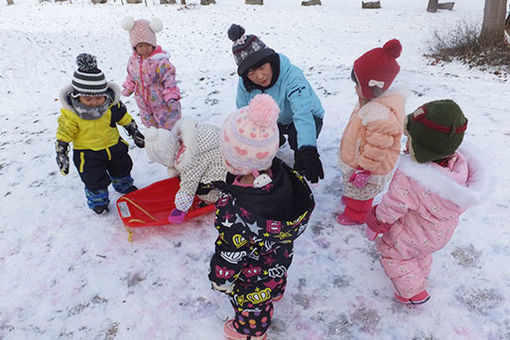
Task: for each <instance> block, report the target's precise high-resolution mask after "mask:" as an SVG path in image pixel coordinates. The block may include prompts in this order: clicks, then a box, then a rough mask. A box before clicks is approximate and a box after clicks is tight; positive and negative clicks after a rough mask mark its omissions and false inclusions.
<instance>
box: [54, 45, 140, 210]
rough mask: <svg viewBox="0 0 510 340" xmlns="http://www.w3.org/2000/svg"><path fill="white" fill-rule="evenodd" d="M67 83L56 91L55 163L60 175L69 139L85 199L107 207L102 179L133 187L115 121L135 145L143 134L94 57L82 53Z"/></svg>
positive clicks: (121, 188)
mask: <svg viewBox="0 0 510 340" xmlns="http://www.w3.org/2000/svg"><path fill="white" fill-rule="evenodd" d="M76 63H77V64H78V70H76V71H75V72H74V75H73V81H72V84H70V85H68V86H67V87H66V88H64V89H63V90H62V91H61V93H60V100H61V102H62V106H63V108H62V109H61V110H60V112H61V114H60V116H59V118H58V128H57V142H56V145H55V148H56V152H57V164H58V167H59V168H60V172H61V173H62V174H63V175H67V174H68V173H69V156H68V152H69V143H71V142H72V143H73V161H74V164H75V166H76V169H77V170H78V173H79V174H80V178H81V180H82V182H83V183H84V184H85V196H86V197H87V204H88V206H89V208H90V209H92V210H93V211H94V212H95V213H97V214H102V213H104V212H107V211H108V204H109V203H110V200H109V199H108V185H109V184H110V183H113V187H114V189H115V190H116V191H118V192H120V193H129V192H132V191H134V190H136V189H137V188H136V187H135V186H134V185H133V178H132V177H131V175H130V172H131V168H132V167H133V162H132V160H131V157H129V155H128V144H127V143H126V142H125V141H124V140H123V139H122V138H121V137H120V135H119V131H118V130H117V124H118V125H121V126H124V128H125V129H126V130H127V132H128V134H129V135H130V136H131V137H132V138H133V140H134V142H135V144H136V145H137V146H138V147H141V148H143V147H144V136H143V135H142V134H141V133H140V131H139V130H138V127H137V126H136V123H135V121H134V120H133V117H131V115H129V113H128V112H127V110H126V107H125V106H124V104H122V102H120V101H119V97H120V89H119V87H118V86H117V85H115V84H113V83H109V82H107V81H106V79H105V76H104V74H103V72H101V70H100V69H98V68H97V63H96V58H95V57H94V56H92V55H90V54H86V53H82V54H80V55H79V56H78V57H77V59H76Z"/></svg>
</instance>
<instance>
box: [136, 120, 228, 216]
mask: <svg viewBox="0 0 510 340" xmlns="http://www.w3.org/2000/svg"><path fill="white" fill-rule="evenodd" d="M219 133H220V128H218V127H216V126H213V125H208V124H198V123H196V122H195V121H194V120H192V119H189V118H181V119H180V120H179V121H178V122H177V124H176V125H175V127H174V128H173V129H172V130H170V131H169V130H166V129H161V128H159V129H158V128H154V127H150V128H149V129H148V130H147V132H146V142H145V150H146V152H147V156H148V157H149V158H150V159H151V160H152V161H154V162H157V163H161V164H163V165H165V166H166V167H167V168H168V175H169V176H170V177H174V176H179V177H180V180H181V183H180V189H179V191H178V192H177V194H176V195H175V208H174V209H173V210H172V212H171V213H170V215H169V217H168V221H169V222H170V223H172V224H180V223H182V222H183V221H184V217H185V216H186V213H187V212H188V210H189V209H190V207H191V205H192V203H193V199H194V197H195V195H196V194H197V195H198V196H199V198H200V199H201V200H202V201H204V202H205V203H208V204H210V203H215V202H216V201H217V200H218V198H219V195H220V191H219V190H218V189H215V188H214V187H213V185H212V183H213V182H216V181H225V178H226V176H227V170H226V168H225V165H224V161H223V156H222V155H221V152H220V146H219Z"/></svg>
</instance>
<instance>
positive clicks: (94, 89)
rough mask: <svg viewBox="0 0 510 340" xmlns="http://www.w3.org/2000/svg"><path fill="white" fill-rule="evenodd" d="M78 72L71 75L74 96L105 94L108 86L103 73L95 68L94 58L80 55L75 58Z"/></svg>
mask: <svg viewBox="0 0 510 340" xmlns="http://www.w3.org/2000/svg"><path fill="white" fill-rule="evenodd" d="M76 64H77V65H78V70H76V71H75V72H74V74H73V81H72V85H73V89H74V95H75V96H100V95H103V94H105V93H106V90H107V89H108V84H107V82H106V78H105V76H104V73H103V72H102V71H101V70H100V69H98V68H97V61H96V57H94V56H93V55H91V54H88V53H82V54H80V55H79V56H78V57H76Z"/></svg>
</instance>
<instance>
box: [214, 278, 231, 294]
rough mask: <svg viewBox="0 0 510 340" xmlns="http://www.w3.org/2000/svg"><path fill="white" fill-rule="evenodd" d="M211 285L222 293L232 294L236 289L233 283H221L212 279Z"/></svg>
mask: <svg viewBox="0 0 510 340" xmlns="http://www.w3.org/2000/svg"><path fill="white" fill-rule="evenodd" d="M211 287H212V289H214V290H217V291H218V292H220V293H225V294H230V293H232V291H233V290H234V286H233V285H232V284H224V285H219V284H217V283H216V282H212V281H211Z"/></svg>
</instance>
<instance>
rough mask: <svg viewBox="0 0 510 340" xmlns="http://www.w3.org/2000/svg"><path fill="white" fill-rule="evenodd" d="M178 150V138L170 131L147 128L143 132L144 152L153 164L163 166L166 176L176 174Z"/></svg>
mask: <svg viewBox="0 0 510 340" xmlns="http://www.w3.org/2000/svg"><path fill="white" fill-rule="evenodd" d="M178 149H179V138H178V137H177V136H176V135H175V133H173V132H172V131H169V130H166V129H158V128H155V127H149V128H148V129H147V130H145V152H147V156H148V157H149V159H150V160H151V161H153V162H157V163H160V164H163V165H165V166H166V167H167V168H168V175H169V176H170V177H174V176H176V175H177V174H178V171H177V170H176V169H175V166H174V165H175V156H176V154H177V150H178Z"/></svg>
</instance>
